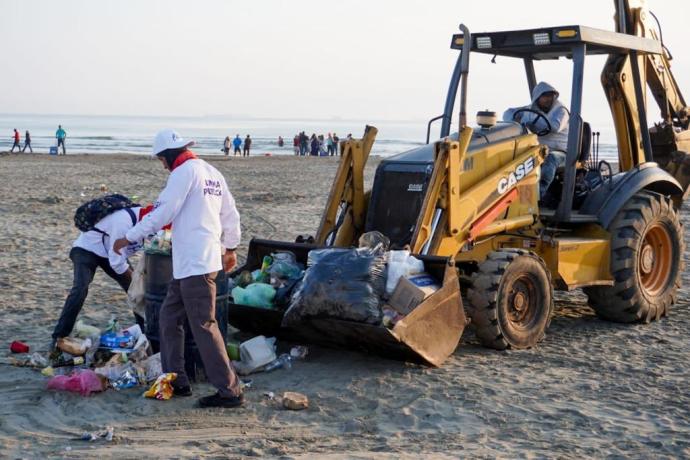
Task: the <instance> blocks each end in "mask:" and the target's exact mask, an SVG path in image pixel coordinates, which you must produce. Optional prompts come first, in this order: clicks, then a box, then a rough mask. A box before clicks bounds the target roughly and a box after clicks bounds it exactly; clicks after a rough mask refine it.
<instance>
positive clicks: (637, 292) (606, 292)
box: [584, 192, 684, 323]
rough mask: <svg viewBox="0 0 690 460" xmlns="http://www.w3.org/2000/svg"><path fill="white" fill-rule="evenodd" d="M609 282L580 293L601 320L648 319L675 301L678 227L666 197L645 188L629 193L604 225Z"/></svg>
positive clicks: (680, 239)
mask: <svg viewBox="0 0 690 460" xmlns="http://www.w3.org/2000/svg"><path fill="white" fill-rule="evenodd" d="M609 232H610V233H611V260H610V264H611V274H612V275H613V278H614V285H613V286H593V287H588V288H585V289H584V291H585V293H586V294H587V297H588V298H589V305H590V306H591V307H592V308H593V309H594V311H595V312H596V313H597V316H599V317H600V318H602V319H605V320H608V321H615V322H618V323H649V322H651V321H655V320H658V319H659V318H661V317H662V316H664V315H666V314H667V313H668V310H669V307H670V306H671V305H672V304H673V303H675V300H676V293H677V291H678V288H679V287H680V275H681V273H682V270H683V262H682V260H683V250H684V245H683V229H682V226H681V224H680V220H679V218H678V213H677V212H676V210H675V209H674V208H673V205H672V204H671V201H670V200H669V199H668V198H666V197H664V196H661V195H658V194H656V193H651V192H639V193H637V194H636V195H634V196H633V197H632V198H631V199H630V200H629V201H628V202H627V203H626V204H625V205H624V206H623V208H622V209H621V210H620V211H619V212H618V214H617V215H616V217H615V218H614V220H613V222H612V223H611V225H610V226H609Z"/></svg>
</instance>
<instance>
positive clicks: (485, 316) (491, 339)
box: [467, 249, 554, 350]
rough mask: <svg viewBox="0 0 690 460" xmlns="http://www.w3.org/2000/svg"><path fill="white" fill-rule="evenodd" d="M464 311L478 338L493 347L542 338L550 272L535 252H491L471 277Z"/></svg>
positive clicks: (550, 291)
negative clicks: (466, 311)
mask: <svg viewBox="0 0 690 460" xmlns="http://www.w3.org/2000/svg"><path fill="white" fill-rule="evenodd" d="M467 298H468V300H469V305H468V307H469V308H468V310H469V314H470V318H471V319H472V324H473V325H474V328H475V332H476V334H477V338H479V340H480V341H481V343H482V345H484V346H486V347H489V348H494V349H496V350H505V349H507V348H515V349H521V348H531V347H533V346H535V345H536V344H537V343H538V342H539V341H541V340H542V339H543V338H544V333H545V331H546V328H547V327H548V325H549V323H550V322H551V315H552V313H553V308H554V307H553V287H552V285H551V274H550V272H549V270H548V269H547V268H546V265H545V264H544V262H543V261H542V260H541V259H540V258H539V257H538V256H536V255H535V254H532V253H530V252H528V251H523V250H520V249H504V250H501V251H495V252H492V253H490V254H489V257H488V258H487V259H486V260H485V261H484V262H482V263H481V264H480V265H479V270H478V271H477V272H476V273H474V274H473V275H472V286H471V287H470V288H469V289H468V291H467Z"/></svg>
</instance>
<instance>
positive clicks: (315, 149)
mask: <svg viewBox="0 0 690 460" xmlns="http://www.w3.org/2000/svg"><path fill="white" fill-rule="evenodd" d="M311 155H312V156H314V157H317V156H319V138H318V137H316V134H312V135H311Z"/></svg>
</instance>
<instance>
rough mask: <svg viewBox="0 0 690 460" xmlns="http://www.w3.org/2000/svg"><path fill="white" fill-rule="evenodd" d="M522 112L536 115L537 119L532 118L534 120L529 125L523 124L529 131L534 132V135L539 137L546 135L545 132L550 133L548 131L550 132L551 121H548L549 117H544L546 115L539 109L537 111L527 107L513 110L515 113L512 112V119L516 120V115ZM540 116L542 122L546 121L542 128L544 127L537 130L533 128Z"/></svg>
mask: <svg viewBox="0 0 690 460" xmlns="http://www.w3.org/2000/svg"><path fill="white" fill-rule="evenodd" d="M523 112H529V113H533V114H534V115H536V116H537V119H536V120H534V121H533V122H532V123H530V124H529V125H525V126H527V127H528V128H529V130H530V131H532V132H533V133H534V134H536V135H537V136H539V137H542V136H546V135H547V134H550V133H551V129H552V128H551V123H549V119H548V118H546V116H545V115H544V114H543V113H541V112H540V111H538V110H534V109H529V108H524V109H518V110H516V111H515V113H513V121H517V120H516V118H517V116H518V115H519V114H521V113H523ZM540 118H541V119H542V120H544V123H546V128H544V129H542V130H539V131H536V130H535V125H536V123H537V121H539V119H540Z"/></svg>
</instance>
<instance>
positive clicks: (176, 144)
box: [114, 129, 244, 407]
mask: <svg viewBox="0 0 690 460" xmlns="http://www.w3.org/2000/svg"><path fill="white" fill-rule="evenodd" d="M193 143H194V142H193V141H186V140H185V139H183V138H182V137H181V136H180V135H179V134H177V133H176V132H175V131H173V130H171V129H166V130H163V131H160V132H159V133H158V134H156V137H155V139H154V142H153V152H152V153H153V155H154V156H156V157H157V158H158V159H159V160H160V161H161V163H163V166H164V167H165V169H167V170H168V171H170V175H169V176H168V182H167V184H166V185H165V188H164V189H163V191H162V192H161V194H160V195H159V197H158V200H157V201H156V203H157V207H156V209H155V210H153V211H152V212H151V213H150V214H149V215H148V216H146V218H144V219H143V220H142V221H141V222H139V223H138V224H137V225H136V226H134V228H132V229H130V230H129V231H128V232H127V233H126V234H125V237H124V238H121V239H120V240H118V241H117V242H116V243H115V246H114V248H115V250H116V251H118V250H119V249H121V248H125V247H127V245H129V244H131V242H133V241H138V240H139V239H141V238H143V237H144V236H145V235H148V234H150V233H152V232H156V231H157V230H159V229H160V228H161V227H162V226H163V225H164V224H166V223H167V222H171V221H172V228H173V238H172V245H173V247H172V264H173V279H172V280H171V281H170V285H169V287H168V293H167V295H166V297H165V300H164V301H163V305H162V306H161V309H160V313H159V318H160V319H159V322H160V345H161V364H162V367H163V372H175V373H177V378H176V379H175V381H174V383H173V394H175V395H177V396H190V395H191V394H192V389H191V386H190V383H189V377H188V376H187V374H186V372H185V365H184V364H185V363H184V335H185V332H184V322H185V320H188V321H189V326H190V328H191V332H192V335H193V337H194V341H195V342H196V345H197V347H198V349H199V352H200V354H201V359H202V361H203V363H204V369H205V371H206V376H207V378H208V381H209V382H210V383H211V384H212V385H213V386H214V387H216V389H217V392H216V393H215V394H213V395H211V396H206V397H203V398H201V399H199V405H200V406H201V407H237V406H240V405H242V403H243V401H244V398H243V396H242V390H241V388H240V382H239V379H238V377H237V374H235V371H234V369H233V367H232V365H231V364H230V361H229V360H228V354H227V351H226V350H225V344H224V343H223V337H222V336H221V334H220V330H219V329H218V323H217V322H216V320H215V318H216V312H215V310H216V284H215V279H216V274H217V273H218V271H219V270H225V271H226V272H227V271H230V270H232V269H233V268H234V267H235V265H237V257H236V256H235V249H236V248H237V246H238V245H239V244H240V236H241V232H240V215H239V213H238V212H237V208H236V207H235V200H234V199H233V197H232V195H231V194H230V191H229V190H228V185H227V183H226V182H225V178H224V177H223V175H222V174H221V173H220V172H219V171H218V170H217V169H216V168H214V167H213V166H211V165H210V164H208V163H207V162H205V161H204V160H200V159H199V158H197V156H196V155H195V154H194V153H193V152H192V151H191V150H189V147H190V146H191V145H193Z"/></svg>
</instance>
